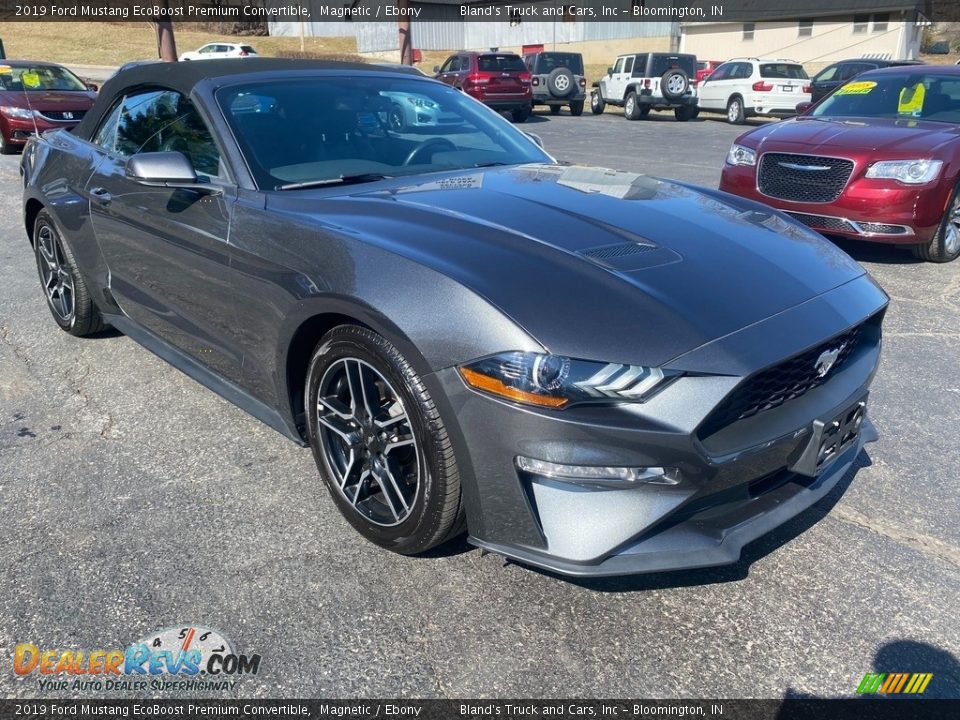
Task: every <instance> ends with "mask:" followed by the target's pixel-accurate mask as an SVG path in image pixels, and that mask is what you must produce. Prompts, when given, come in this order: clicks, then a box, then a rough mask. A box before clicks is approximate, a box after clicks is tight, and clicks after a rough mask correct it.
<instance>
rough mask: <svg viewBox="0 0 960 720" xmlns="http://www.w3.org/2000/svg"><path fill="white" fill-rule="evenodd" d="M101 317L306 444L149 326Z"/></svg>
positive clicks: (268, 411) (270, 411)
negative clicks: (148, 328) (156, 333)
mask: <svg viewBox="0 0 960 720" xmlns="http://www.w3.org/2000/svg"><path fill="white" fill-rule="evenodd" d="M103 319H104V321H106V322H107V323H109V324H110V325H112V326H113V327H115V328H116V329H117V330H119V331H120V332H122V333H123V334H124V335H126V336H128V337H129V338H131V339H132V340H134V341H135V342H136V343H138V344H139V345H142V346H143V347H145V348H146V349H147V350H149V351H150V352H152V353H153V354H154V355H156V356H157V357H159V358H161V359H162V360H166V361H167V362H168V363H170V364H171V365H173V366H174V367H175V368H177V370H180V371H181V372H183V373H185V374H186V375H188V376H189V377H191V378H193V379H194V380H196V381H197V382H198V383H200V384H201V385H203V386H204V387H205V388H207V389H208V390H213V392H215V393H216V394H217V395H219V396H220V397H222V398H223V399H224V400H227V401H228V402H231V403H233V404H234V405H236V406H237V407H238V408H240V409H241V410H243V411H244V412H247V413H249V414H250V415H253V416H254V417H255V418H257V420H259V421H260V422H262V423H264V424H265V425H268V426H269V427H271V428H273V429H274V430H276V431H277V432H278V433H280V434H281V435H283V436H284V437H286V438H288V439H290V440H293V442H295V443H296V444H297V445H299V446H300V447H307V443H306V441H305V440H304V439H303V438H302V437H301V436H300V433H299V432H297V429H296V428H295V427H293V426H292V425H290V424H289V423H288V422H287V421H286V420H285V419H284V417H283V416H282V415H281V414H280V413H279V412H277V410H275V409H274V408H272V407H270V406H269V405H267V404H266V403H264V402H262V401H260V400H257V399H256V398H255V397H253V396H252V395H251V394H250V393H248V392H247V391H246V390H244V389H243V388H241V387H239V386H238V385H235V384H234V383H232V382H230V381H229V380H226V379H224V378H222V377H220V376H219V375H217V374H216V373H214V372H213V371H212V370H210V369H209V368H207V367H206V366H204V365H202V364H200V363H199V362H197V361H196V360H194V359H193V358H191V357H190V356H189V355H186V354H185V353H183V352H182V351H180V350H178V349H177V348H175V347H173V346H172V345H170V344H169V343H167V342H165V341H163V340H161V339H160V338H159V337H157V336H156V335H154V334H153V333H152V332H150V331H149V330H145V329H144V328H143V327H141V326H140V325H138V324H137V323H135V322H133V321H132V320H131V319H130V318H128V317H126V316H125V315H108V314H106V313H104V314H103Z"/></svg>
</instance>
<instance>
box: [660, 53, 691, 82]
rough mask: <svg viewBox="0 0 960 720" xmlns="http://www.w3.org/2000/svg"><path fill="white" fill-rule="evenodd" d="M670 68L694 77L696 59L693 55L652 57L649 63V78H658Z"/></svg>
mask: <svg viewBox="0 0 960 720" xmlns="http://www.w3.org/2000/svg"><path fill="white" fill-rule="evenodd" d="M672 68H679V69H680V70H683V71H684V72H685V73H686V74H687V75H696V73H697V69H696V68H697V66H696V58H695V57H694V56H693V55H654V56H653V59H652V60H651V61H650V77H659V76H660V75H663V74H664V73H665V72H666V71H667V70H670V69H672Z"/></svg>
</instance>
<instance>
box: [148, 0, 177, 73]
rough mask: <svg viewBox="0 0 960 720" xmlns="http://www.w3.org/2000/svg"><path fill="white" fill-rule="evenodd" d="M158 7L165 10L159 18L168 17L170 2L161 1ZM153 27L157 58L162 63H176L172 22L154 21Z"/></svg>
mask: <svg viewBox="0 0 960 720" xmlns="http://www.w3.org/2000/svg"><path fill="white" fill-rule="evenodd" d="M160 6H161V7H162V8H164V9H165V10H167V11H168V12H166V13H164V14H163V15H161V16H160V17H163V18H169V17H170V13H169V10H170V0H162V2H160ZM153 27H154V29H155V30H156V31H157V57H159V58H160V59H161V60H163V61H164V62H176V61H177V40H176V38H175V37H174V35H173V22H172V21H171V20H154V21H153Z"/></svg>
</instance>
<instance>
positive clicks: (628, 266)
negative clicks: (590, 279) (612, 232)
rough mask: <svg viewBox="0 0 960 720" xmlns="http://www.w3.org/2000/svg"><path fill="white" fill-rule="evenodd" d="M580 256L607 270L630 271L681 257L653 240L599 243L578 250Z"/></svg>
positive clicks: (667, 262) (662, 263)
mask: <svg viewBox="0 0 960 720" xmlns="http://www.w3.org/2000/svg"><path fill="white" fill-rule="evenodd" d="M580 256H581V257H583V258H585V259H587V260H590V261H591V262H593V263H595V264H596V265H599V266H600V267H602V268H605V269H607V270H612V271H614V272H620V273H623V272H631V271H634V270H646V269H647V268H652V267H658V266H660V265H667V264H669V263H674V262H678V261H679V260H680V259H681V258H680V256H679V255H678V254H677V253H675V252H674V251H673V250H670V249H668V248H665V247H661V246H660V245H657V244H655V243H653V242H650V241H649V240H647V241H642V242H637V241H633V242H625V243H617V244H616V245H600V246H599V247H595V248H588V249H586V250H581V251H580Z"/></svg>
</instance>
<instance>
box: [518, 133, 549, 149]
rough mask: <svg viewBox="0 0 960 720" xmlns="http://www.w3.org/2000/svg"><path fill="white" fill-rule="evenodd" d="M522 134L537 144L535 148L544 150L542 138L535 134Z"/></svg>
mask: <svg viewBox="0 0 960 720" xmlns="http://www.w3.org/2000/svg"><path fill="white" fill-rule="evenodd" d="M523 134H524V135H526V136H527V137H528V138H530V139H531V140H533V141H534V142H535V143H536V144H537V147H539V148H540V149H541V150H543V149H544V148H543V138H542V137H540V136H539V135H537V134H536V133H532V132H525V133H523Z"/></svg>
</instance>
